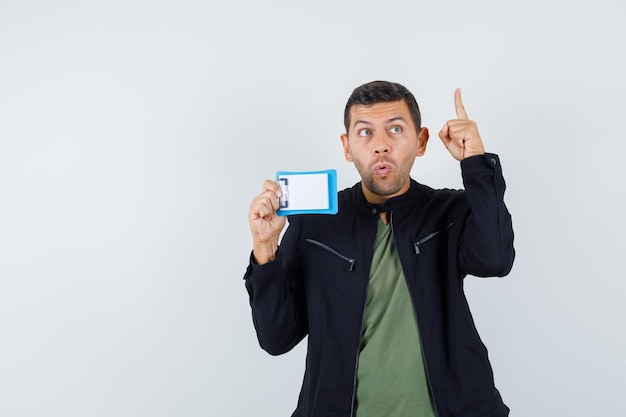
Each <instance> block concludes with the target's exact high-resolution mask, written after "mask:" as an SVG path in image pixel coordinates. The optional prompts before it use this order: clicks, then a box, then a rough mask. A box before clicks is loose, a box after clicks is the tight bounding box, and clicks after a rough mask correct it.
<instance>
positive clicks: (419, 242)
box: [389, 211, 452, 416]
mask: <svg viewBox="0 0 626 417" xmlns="http://www.w3.org/2000/svg"><path fill="white" fill-rule="evenodd" d="M389 224H390V225H391V233H392V234H393V240H394V243H396V247H397V242H396V241H395V240H396V234H395V232H394V230H393V211H392V212H391V213H389ZM451 225H452V223H450V224H448V226H447V228H446V230H447V229H448V228H449V227H450V226H451ZM439 233H441V231H436V232H432V233H430V234H428V235H426V236H425V237H424V238H422V239H420V240H419V241H417V242H415V244H414V246H415V254H416V255H419V254H420V250H419V245H421V244H423V243H425V242H428V241H429V240H430V239H432V238H433V237H435V236H437V235H438V234H439ZM398 256H399V254H398ZM403 272H404V271H403ZM403 275H404V280H405V281H406V285H407V288H409V280H408V278H407V276H406V274H404V273H403ZM409 297H410V298H411V305H412V306H413V314H414V315H415V321H416V322H417V336H418V337H419V340H420V351H421V352H422V362H424V372H425V373H426V382H427V383H428V391H429V392H430V396H431V400H432V402H433V410H434V412H435V416H439V410H438V409H437V401H436V400H435V391H434V389H433V388H432V386H433V384H432V383H431V381H430V373H429V371H428V362H427V361H426V354H425V353H424V343H422V328H421V326H420V325H419V321H418V318H417V308H416V306H415V301H414V300H413V297H412V296H411V294H410V289H409Z"/></svg>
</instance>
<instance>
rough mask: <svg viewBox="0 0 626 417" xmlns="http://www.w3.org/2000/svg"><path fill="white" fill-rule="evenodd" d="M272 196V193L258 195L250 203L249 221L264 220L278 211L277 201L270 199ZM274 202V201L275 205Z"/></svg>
mask: <svg viewBox="0 0 626 417" xmlns="http://www.w3.org/2000/svg"><path fill="white" fill-rule="evenodd" d="M272 196H273V193H268V194H265V195H260V196H259V197H258V198H257V199H256V200H255V201H254V202H253V203H252V207H251V208H250V218H251V219H253V220H255V219H265V218H267V217H268V216H271V215H273V214H274V213H276V210H277V209H278V199H276V198H272ZM274 200H276V203H275V202H274Z"/></svg>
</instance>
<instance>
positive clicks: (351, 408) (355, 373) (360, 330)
mask: <svg viewBox="0 0 626 417" xmlns="http://www.w3.org/2000/svg"><path fill="white" fill-rule="evenodd" d="M374 230H375V232H374V239H373V241H372V246H375V245H376V236H377V234H378V228H375V229H374ZM368 278H369V273H368ZM368 289H369V279H368V282H367V284H366V285H365V300H364V301H363V309H362V310H361V327H359V343H358V347H357V350H356V359H355V361H354V378H353V380H352V403H351V405H350V417H354V402H355V401H356V384H357V377H358V374H359V357H360V356H361V337H362V335H363V324H364V322H365V308H366V306H367V294H368V293H369V291H368Z"/></svg>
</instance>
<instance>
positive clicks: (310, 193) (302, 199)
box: [276, 170, 337, 215]
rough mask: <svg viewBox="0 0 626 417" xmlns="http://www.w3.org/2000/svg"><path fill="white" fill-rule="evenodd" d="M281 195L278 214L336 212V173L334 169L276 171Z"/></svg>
mask: <svg viewBox="0 0 626 417" xmlns="http://www.w3.org/2000/svg"><path fill="white" fill-rule="evenodd" d="M276 181H277V182H278V184H279V185H280V188H281V191H282V194H283V196H282V197H281V199H280V208H279V210H278V212H277V213H278V214H279V215H294V214H305V213H319V214H335V213H337V174H336V171H335V170H325V171H309V172H287V171H279V172H277V173H276Z"/></svg>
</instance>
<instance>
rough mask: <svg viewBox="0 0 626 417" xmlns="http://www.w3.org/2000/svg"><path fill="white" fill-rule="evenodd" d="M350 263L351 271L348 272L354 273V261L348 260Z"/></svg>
mask: <svg viewBox="0 0 626 417" xmlns="http://www.w3.org/2000/svg"><path fill="white" fill-rule="evenodd" d="M348 262H350V269H349V270H348V271H350V272H352V270H353V269H354V259H348Z"/></svg>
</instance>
